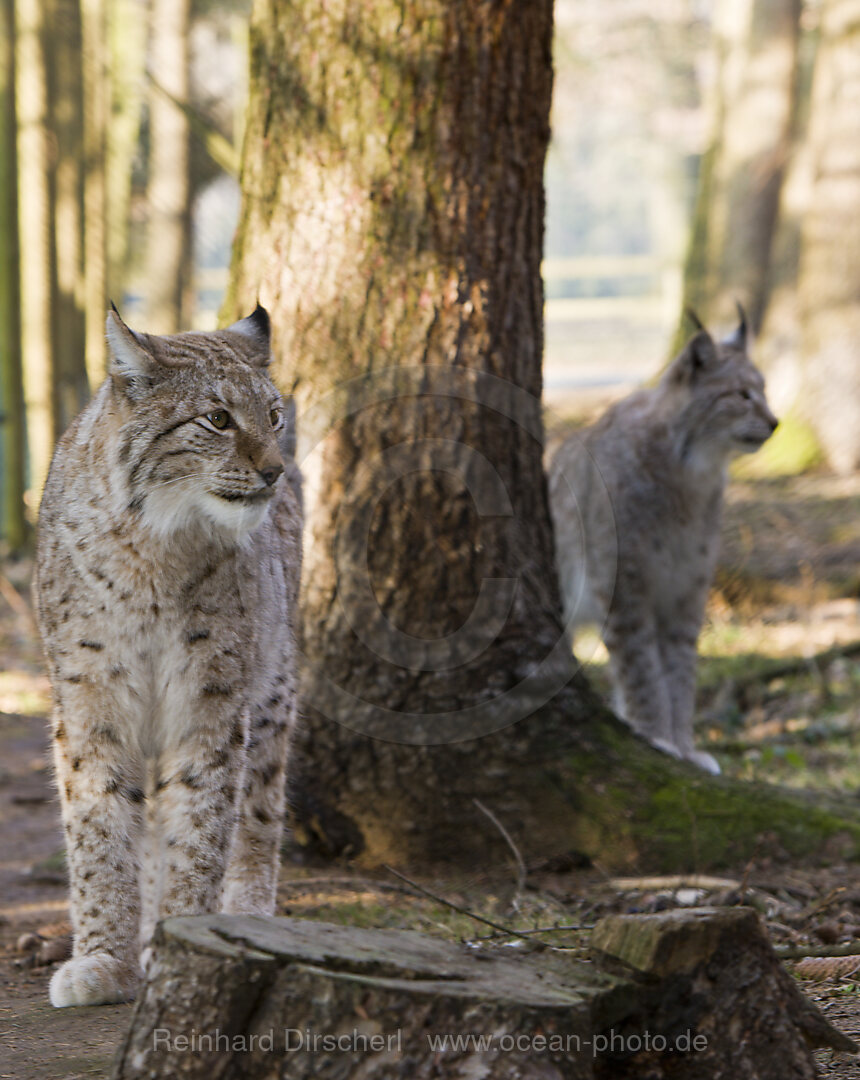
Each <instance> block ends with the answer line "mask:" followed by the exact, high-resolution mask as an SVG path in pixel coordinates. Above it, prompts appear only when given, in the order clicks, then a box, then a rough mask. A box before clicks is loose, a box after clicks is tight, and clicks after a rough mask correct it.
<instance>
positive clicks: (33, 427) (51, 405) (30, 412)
mask: <svg viewBox="0 0 860 1080" xmlns="http://www.w3.org/2000/svg"><path fill="white" fill-rule="evenodd" d="M15 11H16V31H17V41H16V50H17V54H16V60H17V64H16V84H17V101H18V125H19V135H18V172H19V183H18V191H19V215H20V228H21V235H22V237H24V238H25V241H26V242H25V243H23V244H22V245H21V317H22V343H23V346H22V347H23V354H24V396H25V401H26V414H27V440H28V447H29V457H30V476H29V486H30V488H31V490H32V491H33V494H34V496H35V501H36V503H38V499H39V497H40V495H41V491H42V486H43V484H44V482H45V477H46V476H47V475H48V466H49V465H50V463H51V455H52V453H53V452H54V442H55V441H56V439H57V438H58V437H59V435H60V430H59V429H60V427H61V423H60V418H59V408H58V402H57V392H56V370H55V364H54V354H53V339H52V334H51V323H52V316H53V307H52V301H53V296H52V266H53V262H54V259H55V250H54V232H53V224H52V214H51V189H50V183H49V151H48V138H49V130H48V82H47V71H46V66H47V65H46V57H45V33H46V30H45V25H44V10H43V7H42V4H41V3H40V2H39V0H19V2H18V3H16V7H15Z"/></svg>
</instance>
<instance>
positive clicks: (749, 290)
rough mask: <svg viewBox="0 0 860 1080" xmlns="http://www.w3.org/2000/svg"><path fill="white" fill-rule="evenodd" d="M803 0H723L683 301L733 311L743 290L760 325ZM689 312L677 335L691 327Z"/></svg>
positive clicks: (709, 317) (710, 312)
mask: <svg viewBox="0 0 860 1080" xmlns="http://www.w3.org/2000/svg"><path fill="white" fill-rule="evenodd" d="M800 9H801V0H719V2H718V3H717V5H716V10H715V17H714V23H715V25H714V33H715V36H716V41H717V64H718V82H717V85H716V87H715V89H714V103H713V108H714V122H713V123H714V127H713V134H712V137H711V145H710V146H709V148H708V150H707V152H706V153H705V155H704V157H703V159H702V165H701V171H700V174H699V189H698V195H697V200H696V209H695V214H694V219H693V229H692V233H691V242H690V247H689V250H688V254H687V260H686V265H685V270H684V304H685V306H688V307H691V308H693V309H694V310H695V311H696V312H697V313H698V314H699V316H700V317H701V318H703V319H705V320H706V321H710V322H713V321H719V320H721V319H722V320H725V321H727V322H728V321H731V322H732V324H733V320H734V316H735V309H734V304H735V301H736V300H739V301H741V303H743V305H744V307H745V308H746V310H747V313H748V315H749V317H750V321H751V324H752V326H753V328H754V329H755V330H758V328H759V326H760V325H761V321H762V318H763V316H764V311H765V307H766V304H767V297H768V285H769V265H770V253H771V246H772V241H773V237H774V232H775V227H776V221H777V213H778V210H779V201H780V191H781V188H782V181H783V176H784V173H785V168H786V164H787V160H788V155H789V149H790V145H791V135H792V128H793V123H794V114H795V106H796V86H797V78H796V75H797V47H798V40H799V34H800ZM689 329H690V328H689V325H688V324H686V322H685V321H684V320H683V319H682V325H681V326H680V328H679V331H678V338H677V340H676V343H675V344H676V345H680V343H681V339H682V338H683V337H684V336H685V335H687V334H688V333H689Z"/></svg>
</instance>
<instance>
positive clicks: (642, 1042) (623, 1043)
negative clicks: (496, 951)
mask: <svg viewBox="0 0 860 1080" xmlns="http://www.w3.org/2000/svg"><path fill="white" fill-rule="evenodd" d="M424 1039H426V1042H427V1050H428V1051H429V1052H430V1053H445V1052H446V1051H448V1052H451V1053H456V1054H462V1053H513V1052H515V1051H516V1052H519V1053H529V1052H533V1053H537V1054H540V1053H550V1054H586V1055H588V1056H589V1057H594V1058H596V1057H600V1056H602V1055H603V1054H607V1053H609V1054H622V1055H623V1054H636V1053H639V1052H640V1051H643V1050H644V1051H651V1052H655V1053H658V1054H689V1053H701V1052H702V1051H703V1050H706V1049H707V1047H708V1037H707V1035H699V1034H696V1033H695V1032H693V1031H689V1030H688V1031H683V1032H680V1033H678V1034H677V1035H675V1036H672V1037H669V1036H667V1035H661V1034H659V1033H652V1032H649V1031H644V1032H641V1033H639V1034H624V1035H622V1034H621V1033H620V1032H616V1031H612V1030H610V1031H608V1032H603V1033H600V1034H597V1035H593V1036H591V1037H584V1036H581V1035H577V1034H573V1033H550V1034H522V1033H520V1034H510V1033H498V1032H496V1033H493V1034H490V1035H484V1034H482V1035H478V1034H474V1033H468V1032H457V1033H456V1034H455V1033H453V1032H451V1033H444V1032H437V1033H435V1034H431V1033H429V1032H426V1033H425V1034H424ZM152 1049H153V1050H154V1051H166V1052H167V1053H180V1054H182V1053H192V1054H211V1053H258V1054H259V1053H262V1054H274V1053H278V1054H295V1053H299V1052H304V1053H310V1054H332V1053H347V1054H349V1053H353V1054H354V1053H368V1054H380V1053H400V1052H401V1051H402V1050H403V1031H402V1030H401V1029H399V1028H398V1029H397V1030H396V1031H393V1032H389V1033H388V1034H384V1033H382V1032H375V1033H372V1034H368V1033H367V1032H364V1031H359V1030H358V1029H357V1028H353V1029H352V1030H351V1031H340V1032H332V1031H328V1032H323V1031H314V1030H312V1029H311V1028H289V1027H288V1028H282V1029H280V1030H275V1029H270V1030H269V1031H264V1032H259V1033H255V1034H247V1035H244V1034H242V1035H230V1034H228V1033H227V1032H224V1031H221V1030H220V1028H215V1029H214V1031H194V1030H192V1031H191V1032H190V1034H174V1033H173V1032H172V1031H170V1029H169V1028H156V1029H155V1030H154V1032H153V1034H152Z"/></svg>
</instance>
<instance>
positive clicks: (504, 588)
mask: <svg viewBox="0 0 860 1080" xmlns="http://www.w3.org/2000/svg"><path fill="white" fill-rule="evenodd" d="M251 32H252V85H251V101H250V110H249V120H248V131H247V136H246V143H245V151H244V155H245V156H244V166H243V190H244V204H243V211H242V219H241V223H240V228H239V233H238V238H237V244H236V248H235V254H234V267H233V275H234V276H233V290H232V294H231V297H230V298H229V300H228V303H227V305H226V310H225V313H224V314H225V317H227V318H229V319H233V318H234V317H236V316H237V315H239V314H241V313H244V312H247V311H248V310H250V309H251V308H252V307H253V305H254V303H255V302H256V299H257V297H258V296H259V298H260V300H261V301H262V302H263V303H264V304H265V305H266V306H267V307H268V309H269V311H270V313H271V316H272V321H273V330H274V348H275V353H276V356H277V357H278V358H279V361H278V375H279V376H280V378H281V381H282V383H283V384H284V385H292V386H293V387H294V388H295V392H296V396H297V398H298V402H299V415H300V453H299V459H300V463H301V465H302V467H303V469H304V472H305V477H306V496H307V530H306V556H305V564H304V570H305V574H304V597H303V601H304V635H305V637H304V641H305V652H306V663H305V671H304V684H303V711H304V714H305V722H304V725H303V726H302V728H301V730H300V732H299V733H298V735H297V738H296V743H295V746H294V752H293V756H292V770H291V772H292V778H291V783H292V787H291V805H292V807H293V814H294V826H295V829H294V835H295V837H296V839H297V840H298V841H299V842H300V843H303V844H306V845H307V846H309V847H314V848H316V849H317V850H322V851H324V852H326V853H328V854H334V853H344V854H349V855H352V856H358V857H360V858H361V859H362V860H363V861H364V862H366V863H374V862H380V861H384V860H389V861H399V862H401V863H405V862H416V863H417V862H422V861H423V862H427V861H430V860H445V859H458V860H461V861H466V862H469V861H474V860H480V861H481V864H482V865H487V864H488V862H490V861H491V860H492V859H494V858H496V857H497V856H498V857H503V855H502V853H503V852H504V850H505V849H504V840H503V839H502V838H501V836H500V835H499V834H498V833H497V832H496V830H495V829H494V827H493V826H492V825H491V824H490V822H489V821H488V819H487V817H486V816H485V815H484V814H483V813H482V812H481V810H480V809H479V808H478V807H477V806H476V805H475V799H478V800H481V801H482V802H483V803H485V804H486V805H487V806H488V807H489V808H491V810H492V811H493V812H494V813H495V814H496V815H497V816H498V817H499V819H500V820H501V821H503V822H504V823H505V824H506V826H507V827H508V829H509V830H510V831H511V832H512V833H513V834H514V835H515V837H516V840H517V843H519V844H520V845H521V846H522V848H523V850H524V851H525V853H526V856H527V857H528V858H537V857H540V856H542V855H547V854H556V853H559V852H567V851H570V850H576V851H581V852H585V853H586V854H588V855H591V856H594V857H599V858H600V859H601V861H602V863H603V864H604V865H607V866H609V865H616V866H618V865H631V864H634V863H636V862H637V861H641V862H646V861H647V862H650V863H651V865H655V866H665V867H669V866H679V865H684V864H685V863H688V862H689V860H690V858H691V852H694V856H695V857H696V858H697V859H698V860H699V862H700V863H701V864H702V865H706V864H709V863H717V862H720V861H727V860H730V859H733V858H737V859H739V858H742V857H744V855H748V854H749V853H750V852H751V851H752V850H753V848H754V846H755V844H756V842H757V838H758V836H759V835H760V834H761V832H762V831H766V830H770V829H775V830H776V831H777V832H778V833H779V834H780V837H781V840H782V843H783V844H784V846H785V847H786V848H788V849H789V850H792V851H799V850H810V849H813V850H814V848H815V847H816V846H820V845H821V844H822V842H823V840H824V838H826V837H828V836H831V835H833V834H835V833H839V834H840V835H843V836H844V837H845V838H846V844H847V847H848V848H849V849H850V850H854V849H855V848H856V846H857V840H858V837H860V829H858V827H857V823H856V815H854V816H852V813H853V812H852V811H850V810H846V811H845V815H847V816H848V817H850V818H851V822H850V824H848V825H846V824H845V820H844V817H843V816H840V815H838V814H835V813H832V812H831V811H830V810H829V809H819V808H817V807H815V806H811V805H810V804H809V803H808V801H806V800H802V799H799V798H797V797H793V798H787V797H784V796H783V795H781V794H780V793H776V792H768V791H765V790H749V789H747V788H745V787H742V786H739V785H732V784H728V783H725V782H722V781H720V782H714V781H711V780H710V779H705V778H704V777H702V776H700V775H698V774H694V773H693V772H692V771H691V770H690V769H688V768H685V767H683V766H681V765H679V764H677V763H675V762H673V761H671V760H670V759H667V758H666V757H664V756H663V755H660V754H658V753H657V752H656V751H653V750H651V749H650V748H649V747H648V746H647V745H646V744H645V743H644V742H642V741H641V740H639V739H637V738H635V737H634V736H633V735H632V734H631V733H629V731H628V730H627V729H626V728H624V727H623V726H622V725H621V724H620V723H619V722H618V721H616V720H614V718H612V717H611V716H610V715H609V714H608V713H607V712H606V711H605V710H604V709H603V708H602V707H601V706H600V704H599V703H598V702H597V700H596V699H595V698H594V696H593V695H592V694H591V693H590V691H589V690H588V688H587V687H586V686H585V685H584V683H583V682H582V681H581V680H578V679H576V678H575V677H574V667H575V665H574V661H573V659H572V657H571V655H570V651H569V648H568V646H567V644H566V641H565V637H564V634H563V632H562V626H561V619H560V610H559V600H558V595H557V584H556V574H555V568H554V559H553V546H552V534H551V529H550V522H549V514H548V508H547V498H546V488H545V481H544V474H543V469H542V462H541V455H542V441H543V438H542V435H543V433H542V425H541V413H540V393H541V347H542V333H543V331H542V288H541V279H540V259H541V243H542V231H543V209H544V196H543V187H542V170H543V160H544V154H545V151H546V145H547V139H548V135H549V128H548V117H549V105H550V92H551V83H552V70H551V59H550V48H551V37H552V3H551V0H504V2H499V3H484V2H479V0H457V2H453V3H452V2H444V0H426V2H423V3H421V4H418V5H408V6H406V8H404V7H403V5H401V4H399V3H394V2H393V0H390V2H386V3H380V4H377V5H374V7H373V8H372V9H371V8H364V9H363V10H362V17H361V19H360V20H358V19H357V18H355V17H354V13H353V12H352V8H351V6H350V5H346V4H338V3H335V4H329V5H326V6H325V7H321V6H320V5H319V4H317V3H316V0H301V2H298V0H291V2H287V0H259V2H258V3H257V5H256V8H255V11H254V16H253V22H252V28H251ZM843 829H844V831H840V830H843ZM494 844H495V845H496V847H495V848H494V847H493V845H494Z"/></svg>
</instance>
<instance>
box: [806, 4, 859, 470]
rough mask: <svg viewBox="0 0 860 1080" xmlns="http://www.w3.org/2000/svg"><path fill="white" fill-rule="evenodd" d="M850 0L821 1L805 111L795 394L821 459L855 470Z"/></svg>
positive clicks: (854, 62)
mask: <svg viewBox="0 0 860 1080" xmlns="http://www.w3.org/2000/svg"><path fill="white" fill-rule="evenodd" d="M858 18H860V2H858V0H825V3H824V5H823V8H822V22H821V43H820V46H819V50H818V58H817V62H816V69H815V81H814V86H813V94H812V105H811V114H810V132H809V138H810V142H811V154H812V164H813V183H812V190H811V193H810V199H809V206H808V210H807V213H806V215H805V217H804V220H803V227H802V232H801V254H800V268H799V287H798V299H799V302H800V329H801V375H800V381H801V385H800V389H799V394H798V398H799V400H800V402H802V406H801V407H802V411H803V413H804V415H805V416H806V417H807V418H808V419H809V420H810V421H811V423H812V425H813V427H814V429H815V432H816V434H817V436H818V439H819V441H820V443H821V445H822V447H823V448H824V450H825V453H826V454H827V457H828V460H829V461H830V463H831V464H832V465H833V466H834V467H835V468H836V469H837V470H839V471H841V472H848V471H851V470H853V469H856V468H857V467H858V466H860V366H858V342H860V308H858V303H857V298H858V294H860V113H858V110H857V108H856V107H855V105H856V101H857V99H858V95H860V63H858V52H857V40H856V33H855V31H856V26H857V20H858Z"/></svg>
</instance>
